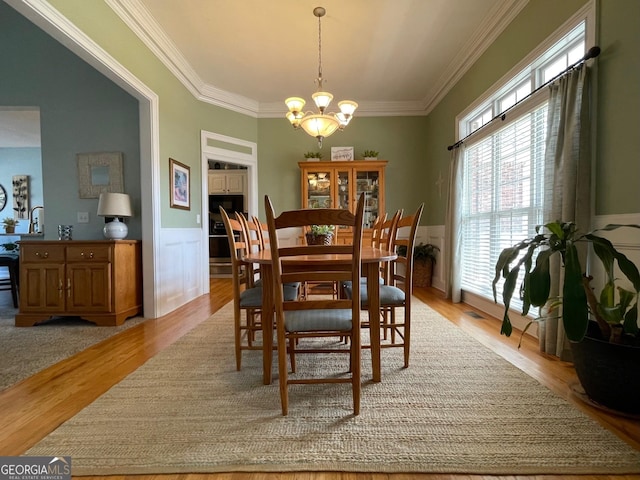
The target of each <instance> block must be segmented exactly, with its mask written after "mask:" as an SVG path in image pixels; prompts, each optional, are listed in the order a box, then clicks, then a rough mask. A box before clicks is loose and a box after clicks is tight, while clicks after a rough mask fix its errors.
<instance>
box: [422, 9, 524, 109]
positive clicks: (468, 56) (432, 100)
mask: <svg viewBox="0 0 640 480" xmlns="http://www.w3.org/2000/svg"><path fill="white" fill-rule="evenodd" d="M528 3H529V0H510V1H508V2H506V1H505V2H499V3H498V4H497V5H496V6H495V7H494V9H493V11H492V12H491V13H490V14H489V15H487V16H486V17H485V19H486V20H485V22H483V23H482V24H480V25H479V26H478V28H477V29H476V31H475V33H474V35H473V36H472V37H471V38H470V39H469V41H467V43H466V44H465V45H464V46H463V47H462V48H461V49H460V52H459V53H458V55H456V56H455V57H454V58H453V59H452V60H451V62H450V63H449V66H448V67H447V69H446V70H445V71H444V72H443V74H442V76H441V77H440V78H439V79H438V81H437V82H435V84H434V87H433V88H432V89H431V90H430V91H429V93H428V94H427V95H426V96H425V98H424V100H423V109H424V111H425V115H426V114H429V113H430V112H431V110H433V109H434V108H435V107H436V105H438V103H440V101H441V100H442V99H443V98H444V97H445V96H446V95H447V93H449V91H450V90H451V89H452V88H453V87H454V86H455V84H456V83H458V81H460V79H461V78H462V77H463V76H464V74H465V73H467V71H468V70H469V69H470V68H471V67H472V66H473V64H474V63H475V62H476V61H477V60H478V59H479V58H480V56H482V54H483V53H484V52H485V51H486V50H487V49H488V48H489V47H490V46H491V45H492V44H493V42H494V41H495V40H496V39H497V38H498V36H499V35H500V34H501V33H502V32H503V31H504V29H505V28H507V26H508V25H509V24H510V23H511V22H512V21H513V19H514V18H516V16H518V14H519V13H520V12H521V11H522V9H523V8H524V7H526V6H527V4H528Z"/></svg>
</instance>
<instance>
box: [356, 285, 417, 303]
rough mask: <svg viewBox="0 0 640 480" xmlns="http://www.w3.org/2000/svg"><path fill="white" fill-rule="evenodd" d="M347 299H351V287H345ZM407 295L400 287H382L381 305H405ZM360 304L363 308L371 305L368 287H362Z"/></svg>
mask: <svg viewBox="0 0 640 480" xmlns="http://www.w3.org/2000/svg"><path fill="white" fill-rule="evenodd" d="M344 291H345V293H346V295H347V298H351V295H352V294H353V293H352V289H351V285H349V286H348V287H347V286H345V289H344ZM404 301H405V295H404V292H403V291H402V289H400V288H398V287H392V286H390V285H380V305H381V306H390V305H398V306H401V305H404ZM360 304H361V305H362V306H363V307H366V306H368V305H369V297H368V296H367V286H366V285H360Z"/></svg>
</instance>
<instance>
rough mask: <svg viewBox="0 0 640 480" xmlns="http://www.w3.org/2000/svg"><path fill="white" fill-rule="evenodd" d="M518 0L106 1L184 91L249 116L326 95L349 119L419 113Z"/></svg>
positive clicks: (280, 112)
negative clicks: (346, 106) (352, 109)
mask: <svg viewBox="0 0 640 480" xmlns="http://www.w3.org/2000/svg"><path fill="white" fill-rule="evenodd" d="M527 2H528V0H272V1H264V0H180V1H177V0H107V3H108V4H109V5H111V7H112V8H113V9H114V10H115V11H116V13H118V14H119V15H120V16H121V17H122V18H123V19H124V20H125V22H127V23H128V24H129V25H130V26H131V28H132V29H133V30H134V31H135V32H136V33H137V34H138V35H139V36H140V37H141V38H143V40H145V42H146V43H147V44H148V45H149V46H150V47H151V48H152V49H153V50H154V51H155V52H156V53H157V54H158V55H159V56H160V57H161V58H162V59H163V61H165V63H166V64H167V65H169V67H170V68H171V69H172V70H174V73H176V74H177V75H178V76H179V78H181V79H182V81H183V82H184V83H185V84H187V85H188V87H189V88H190V89H191V90H192V92H193V93H194V94H195V95H196V96H198V97H199V98H201V99H203V100H204V101H209V102H211V103H217V104H220V105H223V106H225V107H227V108H232V109H234V110H237V111H241V112H243V113H248V114H251V115H255V116H258V117H276V116H282V115H283V114H284V113H285V112H286V106H285V105H284V99H285V98H286V97H290V96H300V97H303V98H304V99H306V100H307V101H308V102H309V103H311V94H312V93H313V92H314V91H315V89H316V86H315V84H314V80H315V79H316V77H317V71H318V19H317V18H316V17H315V16H314V15H313V9H314V7H316V6H323V7H324V8H325V9H326V11H327V13H326V15H325V16H324V17H323V18H322V67H323V77H324V79H325V85H324V88H325V90H327V91H329V92H331V93H333V94H334V101H338V100H341V99H350V100H355V101H356V102H358V103H359V104H360V109H359V110H358V112H357V113H356V114H357V115H358V114H359V115H366V114H368V115H425V114H427V113H428V112H429V111H430V110H431V109H432V108H433V106H435V105H436V104H437V102H438V101H439V100H440V99H441V98H442V96H444V94H446V92H447V91H448V89H449V88H450V87H451V86H453V84H454V83H455V81H457V80H458V79H459V77H460V76H461V75H462V74H463V73H464V72H465V71H466V70H467V68H468V67H469V66H470V65H471V64H472V63H473V62H474V61H475V60H476V59H477V58H478V57H479V56H480V54H481V53H482V52H483V51H484V50H485V49H486V48H487V47H488V46H489V45H490V44H491V42H493V41H494V40H495V38H496V37H497V35H499V34H500V33H501V32H502V30H503V29H504V28H505V27H506V26H507V25H508V23H509V22H510V21H511V20H512V19H513V18H514V17H515V15H517V13H518V12H519V11H520V10H521V9H522V8H523V7H524V6H525V5H526V4H527Z"/></svg>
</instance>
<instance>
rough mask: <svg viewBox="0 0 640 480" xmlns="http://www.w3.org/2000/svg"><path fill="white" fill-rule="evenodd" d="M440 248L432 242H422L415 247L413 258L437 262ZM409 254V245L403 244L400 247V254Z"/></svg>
mask: <svg viewBox="0 0 640 480" xmlns="http://www.w3.org/2000/svg"><path fill="white" fill-rule="evenodd" d="M439 251H440V248H438V247H437V246H435V245H433V244H431V243H420V244H418V245H415V246H414V247H413V259H414V260H418V261H427V260H431V261H432V262H433V263H434V264H435V263H436V258H437V254H438V252H439ZM406 254H407V247H406V246H404V245H401V246H399V247H398V255H402V256H405V255H406Z"/></svg>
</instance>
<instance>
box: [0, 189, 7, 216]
mask: <svg viewBox="0 0 640 480" xmlns="http://www.w3.org/2000/svg"><path fill="white" fill-rule="evenodd" d="M6 204H7V191H6V190H5V189H4V187H3V186H2V185H0V212H1V211H2V210H4V207H5V205H6Z"/></svg>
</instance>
